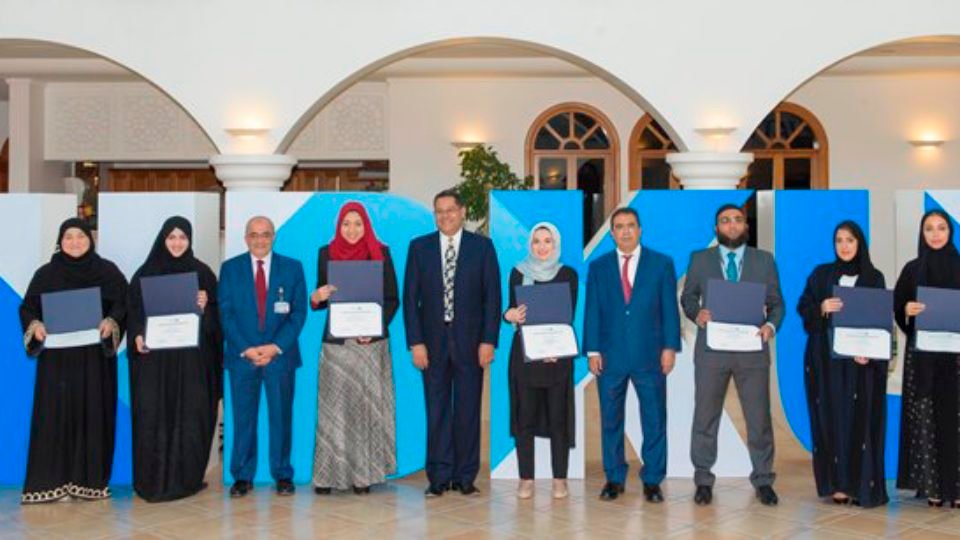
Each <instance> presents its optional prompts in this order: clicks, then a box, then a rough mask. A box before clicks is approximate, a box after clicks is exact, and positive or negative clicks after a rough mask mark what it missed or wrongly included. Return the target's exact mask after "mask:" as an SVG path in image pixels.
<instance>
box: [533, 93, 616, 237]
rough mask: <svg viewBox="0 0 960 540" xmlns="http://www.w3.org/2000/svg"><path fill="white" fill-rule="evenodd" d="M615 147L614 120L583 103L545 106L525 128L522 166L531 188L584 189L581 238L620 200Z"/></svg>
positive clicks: (597, 225) (596, 227) (599, 222)
mask: <svg viewBox="0 0 960 540" xmlns="http://www.w3.org/2000/svg"><path fill="white" fill-rule="evenodd" d="M619 148H620V140H619V138H618V137H617V132H616V131H615V130H614V129H613V123H612V122H610V120H609V119H608V118H607V117H606V116H605V115H604V114H603V113H602V112H600V111H599V110H598V109H596V108H594V107H591V106H589V105H586V104H583V103H562V104H560V105H556V106H554V107H551V108H549V109H547V110H546V111H544V112H543V113H541V114H540V116H538V117H537V119H536V120H534V122H533V124H532V125H531V126H530V130H529V131H528V132H527V141H526V170H527V174H529V175H531V176H533V178H534V188H535V189H579V190H581V191H582V192H583V219H584V224H583V238H584V242H589V241H590V239H591V238H592V237H593V235H594V233H596V232H597V231H598V230H600V227H601V226H602V225H603V222H604V220H606V218H607V216H608V215H609V214H610V213H612V212H613V210H614V209H615V208H616V207H617V204H619V202H620V179H619V163H620V156H619Z"/></svg>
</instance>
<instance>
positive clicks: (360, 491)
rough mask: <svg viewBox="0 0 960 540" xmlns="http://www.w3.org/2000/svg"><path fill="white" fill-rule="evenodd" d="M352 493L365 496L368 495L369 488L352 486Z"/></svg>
mask: <svg viewBox="0 0 960 540" xmlns="http://www.w3.org/2000/svg"><path fill="white" fill-rule="evenodd" d="M353 493H354V494H355V495H366V494H368V493H370V486H353Z"/></svg>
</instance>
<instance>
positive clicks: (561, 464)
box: [508, 266, 579, 479]
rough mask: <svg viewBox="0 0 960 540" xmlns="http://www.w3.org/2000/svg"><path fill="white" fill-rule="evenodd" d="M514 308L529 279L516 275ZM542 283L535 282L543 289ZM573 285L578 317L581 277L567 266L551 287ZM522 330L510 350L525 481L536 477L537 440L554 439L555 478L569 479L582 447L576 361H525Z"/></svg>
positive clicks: (513, 411)
mask: <svg viewBox="0 0 960 540" xmlns="http://www.w3.org/2000/svg"><path fill="white" fill-rule="evenodd" d="M509 283H510V305H509V306H508V307H509V308H515V307H517V298H516V293H515V292H514V289H515V288H516V287H517V286H518V285H522V284H523V275H522V274H521V273H520V272H519V271H517V269H515V268H514V269H513V270H512V271H511V272H510V281H509ZM540 283H541V282H535V284H540ZM543 283H567V284H568V285H569V286H570V298H571V300H572V307H573V310H574V312H576V302H577V288H578V285H579V283H578V278H577V273H576V271H574V270H573V268H570V267H569V266H563V267H561V268H560V271H559V272H557V275H556V276H554V278H553V279H552V280H550V281H548V282H543ZM522 341H523V340H522V339H521V337H520V331H519V330H517V331H516V332H515V333H514V335H513V342H512V344H511V345H510V367H509V375H508V377H509V384H510V434H511V435H512V436H513V437H514V439H515V440H516V443H517V457H518V462H519V469H520V477H521V478H526V479H531V478H533V440H534V437H545V438H549V439H550V448H551V450H550V453H551V457H552V465H553V477H554V478H566V477H567V463H568V462H567V459H568V455H569V451H570V448H573V446H574V444H575V443H576V431H575V413H576V411H575V410H574V403H573V360H574V359H573V358H561V359H559V360H558V361H557V362H555V363H546V362H524V355H523V343H522Z"/></svg>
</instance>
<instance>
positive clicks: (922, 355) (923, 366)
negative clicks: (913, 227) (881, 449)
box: [893, 210, 960, 507]
mask: <svg viewBox="0 0 960 540" xmlns="http://www.w3.org/2000/svg"><path fill="white" fill-rule="evenodd" d="M917 254H918V256H917V258H916V259H913V260H912V261H910V262H908V263H907V264H906V266H904V267H903V270H902V271H901V272H900V278H899V279H898V280H897V286H896V289H894V302H893V304H894V305H893V307H894V310H895V315H896V319H897V325H899V326H900V328H901V329H902V330H903V331H904V333H905V334H907V350H906V355H905V358H904V362H903V403H902V409H901V413H900V414H901V423H900V466H899V470H898V471H897V487H898V488H900V489H912V490H916V492H917V496H918V497H926V498H927V502H928V503H929V504H930V506H942V505H943V504H944V501H947V502H948V503H949V504H950V506H951V507H957V506H958V505H960V486H958V483H960V460H958V454H960V434H958V431H960V422H958V421H957V415H958V413H960V408H958V400H960V392H958V383H960V355H957V354H955V353H939V352H924V351H920V350H918V349H917V348H916V345H917V336H916V332H914V320H915V317H916V316H917V315H919V314H920V313H921V312H922V311H923V309H924V305H923V304H921V303H919V302H917V301H916V299H917V287H921V286H926V287H939V288H947V289H960V254H958V253H957V248H956V246H955V245H954V243H953V225H952V224H951V223H950V217H949V216H948V215H947V214H945V213H944V212H942V211H940V210H931V211H930V212H927V213H926V214H924V216H923V219H922V220H921V221H920V240H919V242H918V249H917Z"/></svg>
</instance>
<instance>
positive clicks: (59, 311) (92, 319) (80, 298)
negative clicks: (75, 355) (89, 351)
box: [40, 287, 103, 349]
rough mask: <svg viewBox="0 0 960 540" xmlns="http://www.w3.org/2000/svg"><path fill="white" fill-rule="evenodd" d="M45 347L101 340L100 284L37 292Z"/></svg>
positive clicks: (61, 347) (86, 343)
mask: <svg viewBox="0 0 960 540" xmlns="http://www.w3.org/2000/svg"><path fill="white" fill-rule="evenodd" d="M40 305H41V309H42V310H43V325H44V326H45V327H46V328H47V338H46V339H45V340H44V341H43V346H44V347H46V348H47V349H68V348H71V347H85V346H87V345H95V344H97V343H100V321H101V320H103V305H102V304H101V303H100V287H89V288H86V289H72V290H67V291H57V292H51V293H45V294H42V295H40Z"/></svg>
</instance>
